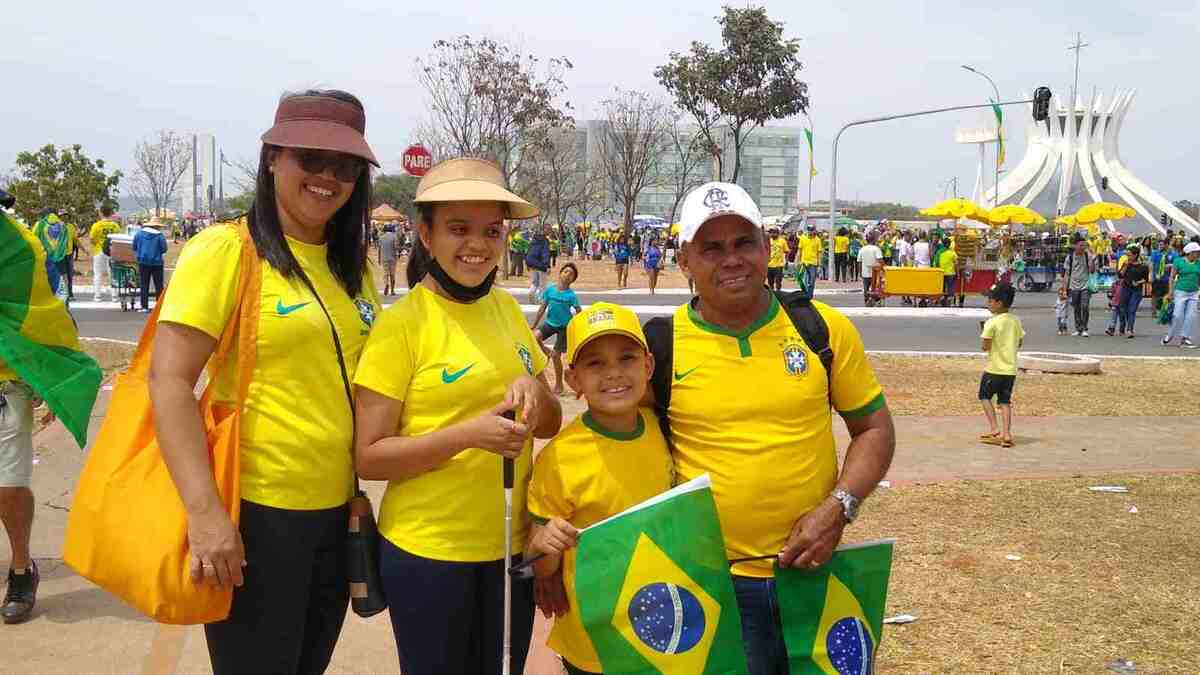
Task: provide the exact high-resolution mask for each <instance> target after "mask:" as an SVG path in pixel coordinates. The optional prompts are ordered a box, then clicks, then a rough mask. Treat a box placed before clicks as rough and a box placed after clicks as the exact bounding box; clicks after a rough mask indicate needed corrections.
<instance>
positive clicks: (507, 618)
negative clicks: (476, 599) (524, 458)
mask: <svg viewBox="0 0 1200 675" xmlns="http://www.w3.org/2000/svg"><path fill="white" fill-rule="evenodd" d="M514 464H515V463H514V462H513V460H511V459H508V458H507V457H506V458H504V651H503V652H502V654H501V657H500V658H501V672H502V673H503V675H509V661H510V660H511V655H512V575H511V574H509V573H508V567H509V565H511V564H512V495H513V473H514V469H515V467H514Z"/></svg>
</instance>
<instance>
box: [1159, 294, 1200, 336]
mask: <svg viewBox="0 0 1200 675" xmlns="http://www.w3.org/2000/svg"><path fill="white" fill-rule="evenodd" d="M1173 300H1174V302H1175V314H1174V318H1172V319H1171V330H1169V331H1167V339H1168V340H1173V339H1175V338H1177V337H1185V338H1188V339H1189V340H1190V339H1194V337H1195V334H1196V333H1195V330H1196V303H1197V302H1200V294H1197V292H1196V291H1191V292H1188V291H1181V290H1179V289H1176V290H1175V296H1174V298H1173Z"/></svg>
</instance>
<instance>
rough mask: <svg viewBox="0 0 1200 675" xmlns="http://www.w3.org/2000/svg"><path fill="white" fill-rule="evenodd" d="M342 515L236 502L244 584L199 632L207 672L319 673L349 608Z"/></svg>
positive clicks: (339, 511) (341, 508)
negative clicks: (224, 614) (204, 641)
mask: <svg viewBox="0 0 1200 675" xmlns="http://www.w3.org/2000/svg"><path fill="white" fill-rule="evenodd" d="M159 269H160V270H161V269H162V268H161V267H160V268H159ZM348 518H349V511H348V510H347V508H346V507H345V506H339V507H337V508H333V509H323V510H319V511H291V510H287V509H276V508H271V507H269V506H262V505H260V504H253V503H251V502H242V517H241V527H240V529H241V532H242V541H243V543H244V544H245V546H246V567H245V568H244V569H243V570H242V572H243V574H244V575H245V580H246V583H245V584H244V585H243V586H242V587H241V588H239V589H237V590H235V591H234V593H233V609H232V610H231V611H230V613H229V618H228V619H226V620H224V621H221V622H218V623H210V624H208V625H206V626H205V627H204V634H205V636H206V637H207V638H208V656H209V658H210V659H211V660H212V668H213V673H214V675H240V674H241V673H271V674H275V673H278V674H280V675H282V674H284V673H287V674H292V673H295V674H305V675H307V674H308V673H323V672H325V668H327V667H328V666H329V659H330V658H331V657H332V656H333V648H334V645H336V644H337V640H338V635H340V634H341V632H342V622H343V621H344V620H345V618H346V607H347V605H349V603H350V587H349V584H348V582H347V579H346V526H347V523H348Z"/></svg>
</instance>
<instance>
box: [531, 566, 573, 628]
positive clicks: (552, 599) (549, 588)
mask: <svg viewBox="0 0 1200 675" xmlns="http://www.w3.org/2000/svg"><path fill="white" fill-rule="evenodd" d="M533 600H534V602H535V603H537V606H538V609H540V610H542V616H544V617H546V618H547V619H549V618H551V617H556V618H557V617H561V616H563V615H564V614H566V613H567V610H568V609H570V607H571V604H570V602H569V601H568V600H567V588H566V586H565V585H564V584H563V577H562V568H561V567H560V568H559V570H558V571H557V572H555V573H554V574H553V575H552V576H549V577H545V578H543V579H534V581H533Z"/></svg>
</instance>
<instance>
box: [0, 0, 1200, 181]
mask: <svg viewBox="0 0 1200 675" xmlns="http://www.w3.org/2000/svg"><path fill="white" fill-rule="evenodd" d="M5 5H6V6H5V7H4V9H3V10H2V15H3V19H2V22H3V23H2V26H0V76H2V77H3V82H4V85H5V86H4V93H5V94H6V103H5V104H4V105H3V106H2V107H0V124H2V125H3V127H2V128H3V130H4V132H3V135H2V136H0V172H8V171H9V170H10V168H11V167H12V164H13V160H14V158H15V157H16V154H17V152H19V151H21V150H31V149H35V148H38V147H40V146H42V145H43V144H45V143H49V142H53V143H57V144H71V143H81V144H82V145H83V146H84V148H85V150H86V152H87V153H88V154H89V155H91V156H93V157H102V158H104V159H105V160H107V161H108V162H109V163H110V164H113V165H116V166H117V167H120V168H122V169H128V166H129V164H130V162H131V154H132V150H133V147H134V145H135V144H136V143H137V142H138V141H139V140H140V139H142V138H144V137H146V136H147V135H149V134H151V133H152V132H154V131H155V130H156V129H175V130H179V131H184V132H191V131H207V132H211V133H214V134H215V135H216V136H217V139H218V142H219V144H220V145H221V146H222V147H223V148H224V150H225V152H226V154H227V155H230V156H232V157H238V158H244V159H248V158H251V157H254V156H256V155H257V152H258V147H259V146H258V137H259V136H260V135H261V133H262V132H263V131H264V130H265V129H266V128H267V127H268V126H270V122H271V117H272V114H273V112H274V108H275V103H276V101H277V99H278V97H279V95H280V93H281V92H282V91H284V90H287V89H296V88H301V87H306V86H312V85H321V86H330V87H338V88H342V89H347V90H349V91H351V92H353V93H355V94H356V95H358V96H359V97H360V98H361V99H363V101H364V102H365V104H366V106H367V136H368V139H369V140H370V142H371V145H372V146H373V148H374V150H375V153H376V155H378V156H379V157H380V158H381V160H382V161H383V163H384V165H385V169H388V170H391V171H395V170H398V169H397V167H398V164H399V155H400V153H401V152H402V151H403V149H404V147H405V146H406V145H407V144H408V142H409V140H410V131H411V129H412V128H413V127H414V124H415V122H416V120H418V119H420V118H421V117H422V92H421V90H420V88H419V87H418V86H417V85H416V83H415V80H414V77H413V71H414V60H415V59H416V58H417V57H419V56H421V55H422V54H423V53H425V52H426V50H427V49H428V48H429V46H430V44H431V43H432V42H433V41H434V40H436V39H438V38H451V37H454V36H456V35H459V34H463V33H466V34H471V35H474V36H483V35H486V36H490V37H494V38H499V39H503V40H508V41H510V42H516V43H517V44H519V45H520V46H523V47H524V48H525V49H527V50H528V51H530V52H532V53H534V54H537V55H539V56H543V57H550V56H565V57H567V58H568V59H570V60H571V61H572V62H573V63H574V64H575V68H574V70H572V71H570V72H569V73H568V83H569V86H570V89H569V93H568V96H569V98H570V100H571V102H572V104H573V105H574V106H575V109H576V117H577V118H579V119H586V118H589V117H593V116H594V115H595V112H596V110H597V108H598V106H597V103H598V102H599V101H600V100H602V99H603V98H604V97H605V96H606V95H607V94H608V93H610V92H611V91H612V88H613V87H614V86H621V87H623V88H627V89H630V88H636V89H645V90H649V91H654V92H659V93H664V92H662V91H661V89H660V88H659V86H658V84H657V83H656V82H655V80H654V77H653V75H652V71H653V69H654V67H655V66H657V65H660V64H662V63H664V62H665V61H666V58H667V54H668V53H669V52H671V51H673V50H679V51H682V50H685V49H686V48H687V46H688V44H689V42H690V41H691V40H702V41H706V42H709V43H712V44H716V43H717V42H718V41H719V37H720V36H719V33H718V27H717V24H716V21H715V20H714V17H715V16H716V15H717V14H718V13H719V11H720V5H721V3H720V2H708V1H700V0H659V1H657V2H655V1H651V2H646V1H645V0H642V1H640V2H629V1H627V0H607V1H604V2H521V1H519V0H517V1H511V2H495V3H493V2H487V3H482V2H475V3H471V2H460V1H458V0H439V1H438V2H422V3H412V2H404V1H403V0H401V1H399V2H397V1H396V0H391V1H382V0H380V1H376V0H344V1H343V2H340V3H321V4H317V3H302V2H280V1H278V0H258V1H257V2H254V3H249V7H247V3H245V2H225V1H224V0H209V1H206V2H189V3H178V2H171V1H166V2H163V1H162V0H159V1H157V2H147V1H144V0H121V1H119V2H90V1H89V2H84V1H82V0H79V1H76V2H62V1H61V0H41V1H40V2H20V3H16V2H13V3H5ZM766 6H767V9H768V12H769V14H770V16H771V17H772V18H773V19H775V20H777V21H782V22H784V23H785V24H786V26H785V31H786V33H787V34H788V35H789V36H795V37H799V38H802V40H803V44H802V48H801V52H800V54H801V58H802V59H803V61H804V63H805V77H806V78H807V81H808V82H809V85H810V94H811V97H812V103H813V105H812V117H813V120H814V122H815V127H816V134H817V144H818V145H817V167H818V170H819V171H820V175H819V176H818V177H817V178H816V181H815V183H814V196H815V197H816V198H823V197H825V196H826V195H827V194H828V190H829V173H830V172H829V155H830V144H831V141H832V134H833V132H834V131H836V129H837V128H838V127H840V126H841V125H842V124H843V123H845V122H847V121H849V120H852V119H856V118H861V117H872V116H876V115H880V114H887V113H891V112H903V111H910V110H919V109H924V108H936V107H943V106H950V105H957V104H969V103H974V102H980V103H982V102H985V100H986V98H987V97H989V96H991V94H992V91H991V87H990V86H989V85H988V84H987V82H986V81H984V80H983V79H982V78H980V77H978V76H976V75H972V74H971V73H968V72H966V71H964V70H962V69H961V68H960V65H961V64H970V65H972V66H974V67H976V68H978V69H980V70H982V71H984V72H986V73H988V74H989V75H991V76H992V78H993V79H995V80H996V83H997V85H998V86H999V88H1000V93H1001V96H1002V98H1005V99H1011V98H1015V97H1016V95H1017V93H1018V90H1020V89H1026V90H1030V89H1032V88H1033V87H1035V86H1037V85H1043V84H1045V85H1048V86H1050V87H1051V88H1053V89H1054V90H1055V92H1056V93H1062V94H1064V95H1065V94H1066V93H1067V92H1069V90H1070V87H1071V80H1072V71H1073V68H1074V61H1073V56H1072V54H1071V53H1070V52H1068V51H1067V50H1066V47H1067V45H1069V44H1070V43H1071V42H1072V41H1073V40H1074V37H1075V33H1076V31H1079V32H1082V33H1083V36H1084V40H1085V41H1086V42H1089V43H1090V44H1091V46H1090V47H1086V48H1085V49H1084V50H1083V57H1082V61H1081V65H1080V75H1079V83H1080V91H1081V93H1085V94H1087V95H1089V96H1090V94H1091V92H1092V91H1093V88H1094V87H1099V88H1100V89H1101V90H1102V91H1105V92H1111V91H1112V89H1113V88H1114V87H1122V88H1128V87H1136V88H1137V89H1138V96H1137V100H1136V101H1135V103H1134V107H1133V109H1132V111H1131V113H1130V115H1129V117H1128V118H1127V121H1126V124H1125V127H1124V131H1123V135H1122V139H1121V140H1122V154H1123V157H1124V159H1125V161H1126V163H1127V165H1129V166H1130V167H1132V169H1133V170H1134V171H1135V172H1136V173H1137V174H1138V175H1139V176H1141V177H1142V178H1143V179H1144V180H1146V181H1147V182H1148V183H1149V184H1150V185H1151V186H1153V187H1155V188H1156V189H1158V190H1159V191H1161V192H1162V193H1163V194H1164V195H1165V196H1167V197H1168V198H1170V199H1173V200H1174V199H1182V198H1190V199H1193V200H1196V199H1200V189H1196V186H1195V184H1194V183H1195V179H1194V176H1195V171H1194V170H1193V166H1192V162H1194V161H1195V159H1196V156H1197V150H1198V149H1200V144H1198V143H1197V141H1196V138H1197V136H1196V123H1195V119H1196V116H1197V115H1196V113H1197V110H1196V104H1197V102H1198V101H1200V90H1198V88H1197V80H1196V79H1194V78H1193V75H1194V74H1195V69H1196V66H1197V63H1198V62H1200V60H1198V59H1197V56H1200V1H1198V0H1178V1H1177V0H1102V1H1101V2H1087V3H1085V2H1077V1H1076V2H1061V3H1060V2H1053V1H1052V0H1045V1H1033V2H1030V1H1027V0H1008V1H1006V2H999V1H993V2H988V1H983V0H957V1H949V0H948V1H928V2H920V1H911V2H896V3H892V2H865V1H864V2H842V3H802V2H783V1H777V2H769V3H766ZM1009 115H1010V116H1011V117H1012V118H1017V119H1019V120H1020V124H1010V125H1009V126H1008V127H1007V133H1008V134H1010V135H1011V136H1013V138H1012V144H1013V147H1012V150H1011V151H1010V155H1009V157H1010V159H1009V162H1008V166H1009V167H1012V166H1015V164H1016V162H1017V161H1018V160H1019V158H1020V155H1021V154H1022V152H1023V150H1022V145H1023V129H1024V125H1025V112H1024V111H1023V110H1021V111H1018V110H1017V109H1010V113H1009ZM975 121H976V118H975V117H972V116H966V115H961V116H956V115H954V114H950V115H942V116H936V117H928V118H923V119H918V120H909V121H905V122H894V123H890V124H884V125H878V126H874V127H866V128H860V129H854V130H851V131H849V132H847V133H846V135H844V136H843V139H842V144H841V145H842V149H841V156H840V166H839V174H840V177H839V187H838V193H839V196H840V197H842V198H855V197H861V198H862V199H880V200H883V199H887V200H902V201H905V202H908V203H917V204H924V203H928V202H931V201H932V200H934V199H936V198H940V197H941V194H942V188H941V187H940V186H939V184H941V183H943V182H945V181H946V180H947V179H948V178H950V177H951V176H958V178H959V184H960V186H961V189H962V190H964V191H968V192H969V190H970V186H971V185H972V184H973V182H974V180H975V173H976V166H977V164H978V155H977V151H976V150H975V149H974V148H973V147H970V146H959V145H956V144H955V143H954V142H953V138H954V131H955V129H956V127H958V126H959V125H961V124H965V123H973V122H975ZM784 123H787V124H799V121H798V120H789V121H786V122H784ZM1189 160H1191V161H1189ZM806 190H807V186H802V187H801V195H804V194H805V193H806ZM126 192H127V191H126Z"/></svg>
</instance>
